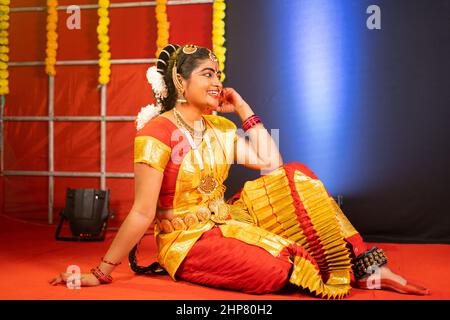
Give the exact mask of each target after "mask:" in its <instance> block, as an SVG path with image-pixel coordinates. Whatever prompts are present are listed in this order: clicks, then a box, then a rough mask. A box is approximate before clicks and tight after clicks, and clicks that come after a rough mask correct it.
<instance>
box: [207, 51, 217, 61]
mask: <svg viewBox="0 0 450 320" xmlns="http://www.w3.org/2000/svg"><path fill="white" fill-rule="evenodd" d="M208 51H209V59H211V61H212V62H218V59H217V57H216V55H215V54H214V52H212V51H211V50H208Z"/></svg>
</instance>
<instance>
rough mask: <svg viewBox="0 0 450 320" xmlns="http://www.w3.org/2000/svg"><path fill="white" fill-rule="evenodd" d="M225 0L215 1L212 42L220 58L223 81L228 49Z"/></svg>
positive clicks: (222, 79)
mask: <svg viewBox="0 0 450 320" xmlns="http://www.w3.org/2000/svg"><path fill="white" fill-rule="evenodd" d="M225 8H226V4H225V0H214V3H213V21H212V25H213V27H212V44H213V52H214V53H215V55H216V56H217V59H218V60H219V70H220V71H221V72H222V76H221V78H220V80H221V81H224V80H225V73H224V72H223V71H224V69H225V60H226V58H225V53H226V51H227V49H226V48H225V47H224V43H225V22H224V21H223V20H224V19H225Z"/></svg>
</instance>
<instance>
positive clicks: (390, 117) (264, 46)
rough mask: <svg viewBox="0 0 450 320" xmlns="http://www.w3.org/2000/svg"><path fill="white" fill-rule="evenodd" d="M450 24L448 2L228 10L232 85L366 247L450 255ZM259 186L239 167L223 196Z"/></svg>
mask: <svg viewBox="0 0 450 320" xmlns="http://www.w3.org/2000/svg"><path fill="white" fill-rule="evenodd" d="M370 5H377V6H378V8H379V10H380V11H379V18H380V19H378V20H373V18H375V16H374V15H373V14H374V12H373V11H369V13H368V12H367V9H368V7H369V6H370ZM449 17H450V1H447V0H434V1H426V0H409V1H406V0H396V1H381V0H380V1H354V0H314V1H311V0H295V1H294V0H277V1H271V0H245V1H228V7H227V18H226V28H227V30H226V39H227V42H226V47H227V48H228V51H227V65H226V70H225V71H226V74H227V80H226V82H225V85H226V86H231V87H234V88H235V89H236V90H237V91H238V92H239V93H240V94H241V95H242V96H243V97H244V99H246V101H247V102H248V103H249V104H250V105H251V106H252V107H253V109H254V111H255V112H256V113H257V114H259V115H260V116H261V118H262V120H263V122H264V124H265V126H266V128H268V129H269V130H270V129H280V132H279V139H280V150H281V152H282V155H283V159H284V161H285V162H292V161H298V162H303V163H305V164H307V165H308V166H309V167H310V168H311V169H312V170H313V171H314V172H315V173H316V174H317V175H318V176H319V177H320V178H321V179H322V181H323V182H324V184H325V186H326V187H327V189H328V190H329V191H330V193H331V194H332V195H334V196H337V195H338V194H339V195H343V197H344V206H343V208H344V211H345V213H346V214H347V216H348V217H349V219H350V220H351V222H352V223H353V224H354V225H355V227H357V229H359V231H360V232H361V233H362V235H363V236H364V237H365V238H366V239H367V240H372V241H389V242H442V243H450V209H449V205H448V204H447V203H446V200H447V198H448V193H449V192H448V189H449V187H448V186H449V183H450V168H449V165H450V148H449V144H450V143H449V141H450V139H449V138H450V81H449V77H450V63H449V57H450V41H449V39H450V19H449ZM368 20H369V22H370V23H369V25H371V23H372V24H374V23H379V26H380V27H381V29H369V28H368V26H367V21H368ZM227 117H229V118H231V119H232V120H233V121H235V123H236V124H238V125H240V121H239V119H237V117H235V116H234V115H227ZM258 175H259V172H251V171H249V170H248V169H243V168H240V167H238V166H237V165H234V166H233V167H232V170H231V173H230V178H229V179H228V188H229V189H228V192H227V195H228V196H229V195H231V194H233V193H234V192H236V191H238V190H239V189H240V188H241V187H242V186H243V183H244V182H245V181H246V180H248V179H254V178H256V177H258Z"/></svg>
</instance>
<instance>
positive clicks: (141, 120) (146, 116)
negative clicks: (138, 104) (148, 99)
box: [136, 104, 161, 130]
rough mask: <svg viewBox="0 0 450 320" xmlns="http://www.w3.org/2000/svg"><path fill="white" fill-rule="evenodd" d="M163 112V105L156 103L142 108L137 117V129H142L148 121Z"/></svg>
mask: <svg viewBox="0 0 450 320" xmlns="http://www.w3.org/2000/svg"><path fill="white" fill-rule="evenodd" d="M160 112H161V106H159V105H157V106H155V105H154V104H149V105H147V106H145V107H142V108H141V111H139V113H138V115H137V117H136V130H141V129H142V128H143V127H144V126H145V125H146V124H147V122H149V121H150V120H152V119H153V118H155V117H157V116H158V115H159V113H160Z"/></svg>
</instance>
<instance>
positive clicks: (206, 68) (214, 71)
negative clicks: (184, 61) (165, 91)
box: [182, 59, 222, 109]
mask: <svg viewBox="0 0 450 320" xmlns="http://www.w3.org/2000/svg"><path fill="white" fill-rule="evenodd" d="M219 79H220V71H219V65H218V63H217V62H214V61H212V60H211V59H204V60H201V61H200V63H199V65H198V66H197V68H195V69H194V70H193V71H192V73H191V77H190V78H189V79H188V80H184V79H183V80H182V83H183V87H184V89H185V92H184V97H185V98H186V100H187V101H188V103H189V104H191V105H194V106H198V107H200V108H202V109H210V108H213V107H217V106H218V105H219V102H220V96H221V91H222V83H221V82H220V80H219Z"/></svg>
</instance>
